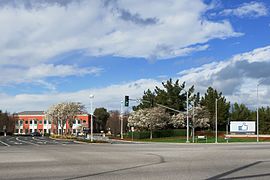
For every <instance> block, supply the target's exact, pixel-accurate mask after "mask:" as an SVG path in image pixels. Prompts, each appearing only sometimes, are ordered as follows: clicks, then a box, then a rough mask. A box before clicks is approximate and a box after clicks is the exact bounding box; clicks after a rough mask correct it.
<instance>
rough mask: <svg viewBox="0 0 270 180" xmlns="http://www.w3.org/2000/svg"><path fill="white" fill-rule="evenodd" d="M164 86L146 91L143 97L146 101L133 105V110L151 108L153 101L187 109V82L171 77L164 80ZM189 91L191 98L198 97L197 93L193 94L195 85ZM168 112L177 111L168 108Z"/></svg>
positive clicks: (183, 109) (154, 104) (181, 109)
mask: <svg viewBox="0 0 270 180" xmlns="http://www.w3.org/2000/svg"><path fill="white" fill-rule="evenodd" d="M162 86H163V87H162V88H159V87H156V88H155V89H154V91H153V92H152V91H151V90H150V89H148V90H147V91H145V92H144V95H143V97H142V100H144V101H142V102H141V103H140V104H139V105H138V106H136V107H133V110H138V109H144V108H150V107H152V104H151V102H153V106H156V104H161V105H164V106H168V107H170V108H173V109H176V110H179V111H185V110H186V99H187V96H186V95H187V94H186V92H185V91H184V89H185V86H186V84H185V82H183V83H182V84H180V83H179V80H176V81H175V82H173V80H172V79H169V80H167V81H166V82H163V83H162ZM188 92H189V100H190V101H192V100H193V99H194V98H195V97H196V96H195V95H192V93H193V92H194V86H192V87H191V88H189V89H188ZM147 101H148V102H147ZM167 112H170V114H171V115H173V114H175V112H172V111H171V110H167Z"/></svg>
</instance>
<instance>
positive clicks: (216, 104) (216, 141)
mask: <svg viewBox="0 0 270 180" xmlns="http://www.w3.org/2000/svg"><path fill="white" fill-rule="evenodd" d="M217 106H218V99H217V98H216V103H215V108H216V140H215V143H218V133H217V119H218V107H217Z"/></svg>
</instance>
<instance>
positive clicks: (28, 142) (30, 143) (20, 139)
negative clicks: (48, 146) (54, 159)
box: [16, 137, 39, 146]
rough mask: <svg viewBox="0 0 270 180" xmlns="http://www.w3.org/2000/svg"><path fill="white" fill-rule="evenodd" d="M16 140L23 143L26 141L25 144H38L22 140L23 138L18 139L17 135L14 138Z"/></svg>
mask: <svg viewBox="0 0 270 180" xmlns="http://www.w3.org/2000/svg"><path fill="white" fill-rule="evenodd" d="M16 140H17V141H20V142H24V143H27V144H32V145H35V146H39V145H38V144H35V143H31V142H29V141H24V140H21V139H19V137H17V138H16Z"/></svg>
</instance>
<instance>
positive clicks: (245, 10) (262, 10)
mask: <svg viewBox="0 0 270 180" xmlns="http://www.w3.org/2000/svg"><path fill="white" fill-rule="evenodd" d="M220 15H224V16H237V17H240V18H243V17H252V18H256V17H261V16H267V15H268V9H267V7H266V6H265V4H264V3H262V2H255V1H252V2H249V3H244V4H242V5H240V6H239V7H237V8H234V9H225V10H223V11H222V12H220Z"/></svg>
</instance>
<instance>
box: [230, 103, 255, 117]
mask: <svg viewBox="0 0 270 180" xmlns="http://www.w3.org/2000/svg"><path fill="white" fill-rule="evenodd" d="M231 120H251V111H250V110H249V109H248V108H247V107H246V106H245V105H244V104H240V105H239V104H238V103H234V105H233V106H232V114H231Z"/></svg>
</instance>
